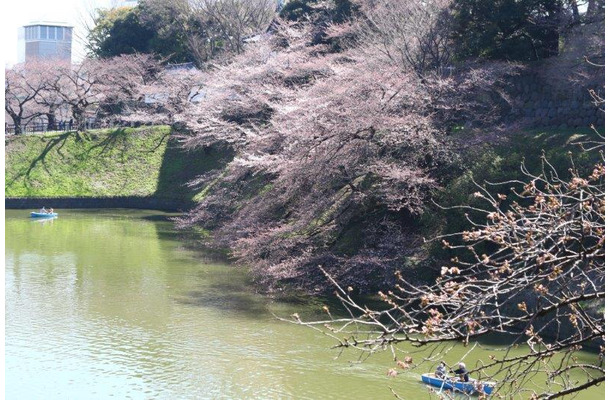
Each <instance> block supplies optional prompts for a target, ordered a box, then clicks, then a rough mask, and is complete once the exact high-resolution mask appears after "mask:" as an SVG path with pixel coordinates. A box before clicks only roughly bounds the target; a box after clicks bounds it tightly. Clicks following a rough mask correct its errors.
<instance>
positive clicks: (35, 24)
mask: <svg viewBox="0 0 610 400" xmlns="http://www.w3.org/2000/svg"><path fill="white" fill-rule="evenodd" d="M39 25H44V26H63V27H64V28H74V27H73V26H72V25H70V24H68V23H67V22H53V21H34V22H30V23H29V24H26V25H23V27H24V28H26V27H28V26H39Z"/></svg>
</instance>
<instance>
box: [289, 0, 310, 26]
mask: <svg viewBox="0 0 610 400" xmlns="http://www.w3.org/2000/svg"><path fill="white" fill-rule="evenodd" d="M315 2H316V0H292V1H289V2H288V3H287V4H286V5H285V6H284V7H283V8H282V11H280V17H282V18H284V19H287V20H289V21H298V20H300V19H302V18H304V17H306V16H307V15H309V14H311V13H312V12H313V10H314V9H313V7H312V4H314V3H315Z"/></svg>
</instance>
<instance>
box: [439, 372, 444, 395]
mask: <svg viewBox="0 0 610 400" xmlns="http://www.w3.org/2000/svg"><path fill="white" fill-rule="evenodd" d="M443 386H445V377H444V376H443V383H441V388H440V389H439V390H438V394H441V392H442V391H443Z"/></svg>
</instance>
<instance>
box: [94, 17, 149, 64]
mask: <svg viewBox="0 0 610 400" xmlns="http://www.w3.org/2000/svg"><path fill="white" fill-rule="evenodd" d="M94 24H95V27H94V28H93V29H91V30H90V31H89V36H88V39H89V45H88V47H89V50H90V51H91V52H92V53H93V54H95V55H96V56H98V57H103V58H107V57H114V56H117V55H121V54H133V53H148V52H149V50H150V46H149V41H150V37H151V36H153V34H154V32H153V31H152V30H151V29H149V28H147V27H145V26H143V25H142V24H141V23H140V18H139V12H138V9H137V8H129V7H120V8H115V9H110V10H102V9H100V10H98V11H97V16H96V18H95V20H94Z"/></svg>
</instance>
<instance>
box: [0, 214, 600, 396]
mask: <svg viewBox="0 0 610 400" xmlns="http://www.w3.org/2000/svg"><path fill="white" fill-rule="evenodd" d="M59 213H60V216H59V218H58V219H55V220H49V221H35V220H32V219H30V218H28V216H29V211H26V210H7V211H6V219H5V227H6V231H5V245H6V253H5V263H6V268H5V279H6V283H5V290H6V295H5V299H6V306H5V307H6V308H5V311H6V331H5V371H6V374H5V379H6V391H5V394H6V398H7V399H111V398H115V399H393V398H394V396H393V395H392V393H391V392H390V390H389V387H392V388H393V389H394V390H395V391H396V392H397V393H399V394H401V395H402V397H403V398H405V399H428V398H431V397H430V394H429V392H428V389H427V388H426V387H425V386H424V385H423V384H422V383H420V381H419V376H420V373H421V372H426V371H421V370H416V371H408V372H405V373H402V374H400V375H399V376H398V377H396V378H389V377H386V371H387V370H388V368H392V367H394V362H393V361H392V356H391V354H390V353H386V354H379V355H376V356H374V357H372V358H370V359H368V360H367V361H366V362H365V363H353V362H352V361H355V360H357V358H358V356H359V354H356V353H349V352H348V353H344V354H343V355H341V357H339V358H338V359H335V356H336V355H337V353H336V351H334V350H330V349H329V348H330V346H331V345H332V344H333V342H332V341H331V340H330V339H329V338H326V337H324V336H322V335H320V334H319V333H317V332H315V331H313V330H310V329H306V328H303V327H300V326H296V325H292V324H289V323H285V322H281V321H279V320H277V319H276V318H275V317H274V314H275V315H281V316H289V315H291V314H292V313H294V312H298V313H300V314H301V315H302V316H303V315H309V316H313V315H314V314H315V313H318V312H319V311H320V309H321V306H322V302H321V301H315V300H312V301H292V302H287V301H278V300H273V299H270V298H268V297H265V296H262V295H259V294H256V291H255V288H254V287H253V286H252V285H251V284H250V282H249V279H248V275H247V273H246V272H245V271H244V270H243V269H240V268H238V267H235V266H230V265H227V264H226V263H222V262H215V261H211V260H212V259H211V258H209V257H206V256H205V254H202V253H201V252H198V251H195V250H193V249H192V248H189V247H188V246H185V239H184V238H181V237H179V236H178V234H177V232H176V231H175V230H174V228H173V226H172V223H171V222H168V221H166V220H165V219H164V218H163V217H164V216H165V214H163V213H160V212H154V211H132V210H82V211H77V210H59ZM454 352H455V353H452V354H450V355H449V356H448V361H454V360H452V358H454V359H455V360H457V359H458V358H459V357H460V354H459V352H462V353H463V352H464V349H463V348H461V349H460V348H458V349H456V350H454ZM487 353H489V354H491V353H492V351H490V350H483V349H476V350H475V351H473V352H472V353H471V354H470V355H469V359H471V360H472V362H473V363H474V360H476V359H477V358H484V357H487V356H488V355H489V354H487ZM582 357H583V358H584V359H589V360H594V359H595V357H596V355H595V354H590V353H582ZM577 398H578V399H581V398H582V399H601V398H603V387H598V388H593V389H591V390H589V391H587V392H585V393H584V394H581V395H579V396H578V397H577Z"/></svg>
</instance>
